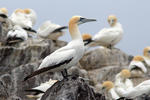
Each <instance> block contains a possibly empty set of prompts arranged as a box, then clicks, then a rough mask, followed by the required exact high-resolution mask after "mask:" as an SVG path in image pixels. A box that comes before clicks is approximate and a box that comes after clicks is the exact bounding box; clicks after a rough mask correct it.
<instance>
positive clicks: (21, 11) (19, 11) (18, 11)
mask: <svg viewBox="0 0 150 100" xmlns="http://www.w3.org/2000/svg"><path fill="white" fill-rule="evenodd" d="M15 13H24V10H23V9H20V8H18V9H16V10H15Z"/></svg>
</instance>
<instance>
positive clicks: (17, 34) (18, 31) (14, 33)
mask: <svg viewBox="0 0 150 100" xmlns="http://www.w3.org/2000/svg"><path fill="white" fill-rule="evenodd" d="M13 39H21V40H22V41H25V40H27V39H28V34H27V32H26V31H25V30H24V29H22V28H21V27H20V26H18V25H15V26H14V27H13V29H12V30H10V31H9V32H8V34H7V40H10V41H11V40H13Z"/></svg>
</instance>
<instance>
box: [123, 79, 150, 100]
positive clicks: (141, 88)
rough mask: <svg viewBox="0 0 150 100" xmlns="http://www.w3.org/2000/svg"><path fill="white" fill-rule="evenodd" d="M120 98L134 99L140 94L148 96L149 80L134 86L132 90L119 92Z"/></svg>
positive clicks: (149, 91)
mask: <svg viewBox="0 0 150 100" xmlns="http://www.w3.org/2000/svg"><path fill="white" fill-rule="evenodd" d="M120 92H121V95H122V97H127V98H135V97H137V96H141V95H142V94H149V93H150V80H146V81H144V82H142V83H140V84H139V85H137V86H135V87H134V88H132V89H128V90H127V91H126V90H123V89H122V90H120Z"/></svg>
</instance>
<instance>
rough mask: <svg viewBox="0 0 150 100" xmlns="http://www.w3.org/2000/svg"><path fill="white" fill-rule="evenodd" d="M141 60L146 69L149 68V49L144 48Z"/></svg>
mask: <svg viewBox="0 0 150 100" xmlns="http://www.w3.org/2000/svg"><path fill="white" fill-rule="evenodd" d="M143 58H144V60H145V62H146V64H147V67H150V47H146V48H144V50H143Z"/></svg>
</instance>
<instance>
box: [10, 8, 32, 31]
mask: <svg viewBox="0 0 150 100" xmlns="http://www.w3.org/2000/svg"><path fill="white" fill-rule="evenodd" d="M10 19H11V21H12V22H13V24H14V25H20V26H21V27H22V28H26V29H30V28H32V26H33V25H32V22H31V20H29V18H27V17H26V16H25V12H24V10H22V9H16V10H15V11H14V12H13V13H12V15H11V16H10Z"/></svg>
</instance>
